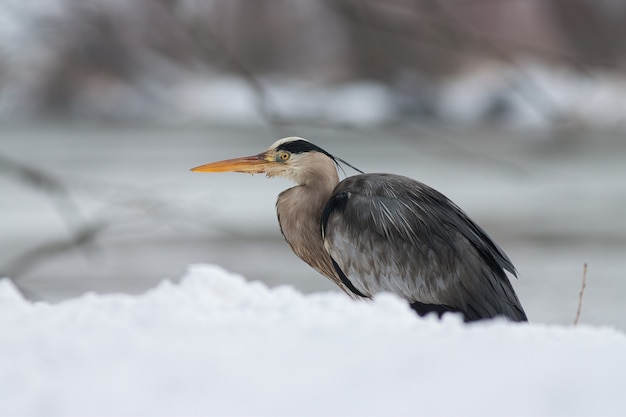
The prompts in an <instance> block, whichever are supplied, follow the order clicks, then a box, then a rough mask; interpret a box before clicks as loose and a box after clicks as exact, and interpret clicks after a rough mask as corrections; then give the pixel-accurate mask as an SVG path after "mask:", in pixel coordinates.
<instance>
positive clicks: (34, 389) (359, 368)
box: [0, 265, 626, 416]
mask: <svg viewBox="0 0 626 417" xmlns="http://www.w3.org/2000/svg"><path fill="white" fill-rule="evenodd" d="M278 266H279V265H277V267H278ZM0 328H1V329H2V331H1V332H0V357H1V358H2V360H1V361H0V378H1V379H0V387H2V388H1V390H0V414H1V415H37V416H48V415H191V414H193V415H360V416H361V415H481V416H484V415H593V416H598V415H623V414H624V413H626V396H624V393H623V381H624V378H625V377H626V361H625V360H624V359H625V355H626V336H625V335H624V334H623V333H621V332H618V331H616V330H613V329H610V328H591V327H578V328H573V327H562V326H540V325H524V324H512V323H507V322H504V321H493V322H488V323H480V324H474V325H464V324H463V323H462V322H461V321H460V320H459V319H458V317H454V316H448V317H446V318H445V319H444V320H443V321H438V320H435V319H434V318H426V319H420V318H418V317H416V316H415V315H414V314H412V312H411V311H410V310H409V309H408V308H407V306H406V305H405V303H403V302H402V301H401V300H399V299H396V298H394V297H392V296H381V297H379V298H378V299H377V300H376V301H374V302H353V301H351V300H349V299H347V297H345V296H343V295H341V294H335V293H328V294H315V295H309V296H305V295H302V294H300V293H298V292H296V291H295V290H293V289H290V288H286V287H283V288H277V289H268V288H267V287H266V286H264V285H262V284H259V283H249V282H247V281H245V280H244V279H243V278H241V277H239V276H236V275H232V274H229V273H227V272H225V271H223V270H222V269H220V268H218V267H215V266H210V265H198V266H194V267H192V268H191V269H190V270H189V272H188V273H187V275H186V276H185V277H184V278H183V280H182V282H181V283H180V284H179V285H175V284H172V283H169V282H164V283H162V284H161V285H160V286H159V287H157V288H155V289H154V290H152V291H150V292H148V293H146V294H144V295H141V296H129V295H105V296H102V295H93V294H90V295H85V296H83V297H80V298H77V299H73V300H68V301H65V302H63V303H60V304H56V305H50V304H46V303H34V304H33V303H30V302H28V301H25V300H24V299H22V298H21V296H20V295H19V294H18V293H17V291H16V290H15V288H14V287H13V286H12V285H11V284H10V282H9V281H8V280H2V281H0Z"/></svg>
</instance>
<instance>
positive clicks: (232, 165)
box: [192, 137, 338, 184]
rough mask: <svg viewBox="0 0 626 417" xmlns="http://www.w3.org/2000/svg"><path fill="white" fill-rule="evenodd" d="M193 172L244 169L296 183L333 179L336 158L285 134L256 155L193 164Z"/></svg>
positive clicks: (237, 170) (239, 170) (334, 176)
mask: <svg viewBox="0 0 626 417" xmlns="http://www.w3.org/2000/svg"><path fill="white" fill-rule="evenodd" d="M192 171H194V172H245V173H248V174H265V175H267V176H268V177H278V176H280V177H285V178H288V179H290V180H292V181H294V182H296V183H298V184H305V183H307V182H309V181H310V180H311V179H313V178H319V177H325V176H330V179H336V181H338V177H337V166H336V159H335V158H334V157H333V156H332V155H331V154H329V153H328V152H326V151H325V150H323V149H322V148H320V147H318V146H316V145H314V144H312V143H311V142H309V141H308V140H306V139H302V138H298V137H288V138H283V139H280V140H277V141H276V142H274V143H273V144H272V146H270V147H269V149H268V150H266V151H265V152H262V153H260V154H258V155H253V156H245V157H241V158H234V159H227V160H224V161H218V162H212V163H210V164H206V165H201V166H199V167H196V168H192Z"/></svg>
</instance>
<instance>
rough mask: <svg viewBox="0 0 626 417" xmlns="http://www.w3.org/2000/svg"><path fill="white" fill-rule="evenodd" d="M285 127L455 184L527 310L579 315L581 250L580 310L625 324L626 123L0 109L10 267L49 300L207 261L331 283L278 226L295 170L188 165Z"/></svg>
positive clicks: (338, 149) (125, 288)
mask: <svg viewBox="0 0 626 417" xmlns="http://www.w3.org/2000/svg"><path fill="white" fill-rule="evenodd" d="M289 135H298V136H304V137H307V138H308V139H310V140H311V141H313V142H314V143H316V144H317V145H319V146H321V147H323V148H325V149H326V150H328V151H329V152H331V153H333V154H336V155H338V156H340V157H342V158H343V159H346V160H348V161H349V162H350V163H352V164H353V165H355V166H357V167H359V168H360V169H362V170H363V171H366V172H394V173H398V174H403V175H407V176H410V177H413V178H416V179H419V180H420V181H422V182H425V183H427V184H429V185H431V186H433V187H435V188H437V189H438V190H439V191H441V192H443V193H444V194H446V195H447V196H448V197H450V198H451V199H452V200H453V201H455V202H456V203H457V204H458V205H459V206H461V207H462V208H463V209H464V210H465V211H466V212H467V213H468V214H469V215H470V216H471V217H472V218H473V219H474V220H476V221H477V222H478V223H479V224H481V225H482V226H483V227H484V228H485V229H486V230H487V232H488V233H489V234H490V235H491V236H492V237H493V238H494V239H495V240H496V241H497V242H498V243H499V244H500V245H501V246H502V247H503V248H504V249H505V251H506V252H507V253H508V254H509V256H510V257H511V259H512V260H513V262H514V264H515V265H516V267H517V269H518V270H519V272H520V279H519V280H515V282H514V285H515V287H516V289H517V291H518V293H519V296H520V299H521V300H522V303H523V304H524V306H525V308H526V311H527V313H528V316H529V318H530V319H531V320H532V321H535V322H545V323H571V322H573V320H574V317H575V315H576V308H577V303H578V294H579V291H580V287H581V279H582V274H583V264H584V263H585V262H586V263H588V274H587V288H586V290H585V294H584V303H583V310H582V315H581V322H583V323H590V324H597V325H600V324H606V325H613V326H617V327H620V328H622V329H626V307H624V300H625V299H626V221H625V220H624V216H623V215H624V207H626V185H625V180H626V140H625V139H624V133H621V132H600V133H599V132H590V133H586V132H584V131H571V132H569V133H567V134H563V135H560V136H559V137H555V136H554V135H552V136H550V137H548V135H547V134H539V133H536V132H535V133H532V132H525V133H520V132H515V133H512V132H503V131H496V130H486V129H483V130H476V129H474V130H469V129H465V130H462V129H457V130H450V129H447V130H442V129H424V128H422V129H408V128H407V129H389V130H369V131H365V132H357V131H345V130H341V131H330V130H322V129H316V130H314V129H310V128H309V129H295V128H293V129H286V128H285V129H280V130H278V131H277V130H271V129H262V128H216V127H206V126H205V127H198V126H195V127H161V126H143V127H138V126H106V125H80V126H77V125H62V124H45V125H5V126H3V129H2V130H1V131H0V144H1V145H0V155H1V156H3V157H5V159H3V160H0V164H2V166H1V168H2V169H1V170H0V172H1V173H2V176H0V190H1V195H2V197H1V198H2V205H1V207H2V208H1V209H0V210H1V211H0V268H1V269H0V274H1V275H10V276H11V277H12V278H14V279H15V280H16V282H17V283H18V284H19V285H20V287H21V288H22V289H23V290H24V291H25V292H27V293H28V294H29V295H30V296H31V297H33V298H42V299H46V300H52V301H56V300H60V299H64V298H67V297H73V296H76V295H79V294H81V293H83V292H86V291H98V292H112V291H115V292H129V293H138V292H141V291H144V290H146V289H148V288H151V287H153V286H154V285H156V284H157V283H158V282H159V281H160V280H162V279H165V278H169V279H172V280H176V279H178V277H180V276H182V275H183V273H184V271H185V269H186V267H187V265H188V264H192V263H201V262H206V263H216V264H219V265H222V266H224V267H225V268H227V269H229V270H232V271H235V272H238V273H241V274H243V275H245V276H246V277H247V278H248V279H253V280H262V281H264V282H266V283H268V284H270V285H272V286H274V285H282V284H288V285H293V286H294V287H296V288H298V289H299V290H301V291H303V292H315V291H327V290H332V291H334V290H336V289H335V288H334V286H333V285H332V284H330V283H329V282H327V280H326V279H325V278H324V277H322V276H320V275H318V274H317V273H316V272H315V271H313V270H312V269H310V268H309V267H308V266H307V265H306V264H304V263H303V262H301V261H300V260H299V259H298V258H296V257H295V255H293V254H292V253H291V251H290V249H289V248H288V246H287V244H286V243H285V242H284V241H283V240H282V236H281V235H280V232H279V229H278V225H277V221H276V215H275V212H274V204H275V200H276V195H277V194H278V193H279V192H280V191H282V190H283V189H284V188H286V187H288V186H290V184H289V183H288V182H286V181H284V180H281V179H272V180H267V179H265V178H264V177H262V176H254V177H251V176H248V175H242V174H234V173H232V174H197V173H191V172H189V168H191V167H194V166H197V165H200V164H203V163H207V162H211V161H214V160H218V159H223V158H230V157H235V156H242V155H250V154H256V153H258V152H260V151H262V150H264V149H265V148H267V146H269V145H270V144H271V143H272V142H273V141H274V140H276V139H277V138H279V137H282V136H289ZM6 158H10V160H7V159H6ZM14 163H19V164H21V165H18V166H16V165H15V164H14ZM24 167H29V168H36V169H38V170H40V171H41V172H43V173H47V174H49V175H50V176H51V178H53V179H56V180H58V181H59V183H49V181H48V182H47V180H46V179H45V177H44V179H43V180H42V179H41V178H39V177H38V176H37V175H34V174H33V172H32V171H28V170H27V171H24V170H23V168H24ZM347 173H348V174H349V175H351V174H352V173H351V172H350V171H349V170H347ZM24 178H26V181H25V180H24ZM59 190H61V191H59ZM73 240H74V241H76V240H78V241H79V242H78V243H81V244H80V245H78V248H74V249H71V248H72V241H73Z"/></svg>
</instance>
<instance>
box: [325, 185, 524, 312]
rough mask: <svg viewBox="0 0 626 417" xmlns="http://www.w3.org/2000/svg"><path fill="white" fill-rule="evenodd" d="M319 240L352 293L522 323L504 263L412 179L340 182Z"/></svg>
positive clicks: (456, 212)
mask: <svg viewBox="0 0 626 417" xmlns="http://www.w3.org/2000/svg"><path fill="white" fill-rule="evenodd" d="M322 235H323V238H324V247H325V249H326V250H327V252H328V253H329V255H330V256H331V258H332V261H333V264H334V265H335V269H336V270H337V273H338V275H339V276H340V277H341V279H342V281H344V284H347V285H346V286H347V287H348V288H350V289H351V290H352V291H353V292H355V294H357V295H360V296H366V297H370V296H373V295H374V294H376V293H378V292H383V291H386V292H392V293H394V294H396V295H398V296H400V297H402V298H405V299H407V300H408V301H409V302H410V303H411V304H412V307H413V308H414V309H415V310H416V311H417V312H418V313H421V314H423V313H427V312H429V311H435V312H438V313H442V312H443V311H459V312H461V313H462V314H463V315H464V316H465V319H466V320H468V321H471V320H479V319H483V318H490V317H495V316H499V315H503V316H507V317H509V318H510V319H512V320H516V321H525V320H526V315H525V313H524V311H523V309H522V306H521V304H520V302H519V300H518V299H517V296H516V294H515V292H514V290H513V287H512V286H511V283H510V281H509V279H508V277H507V275H506V272H505V270H508V271H509V272H511V273H513V274H515V268H514V267H513V264H512V263H511V261H510V260H509V258H508V257H507V256H506V255H505V254H504V252H503V251H502V250H501V249H500V248H499V247H498V246H497V245H496V244H495V243H494V242H493V241H492V240H491V239H490V238H489V236H488V235H487V234H486V233H485V232H484V231H483V230H482V229H481V228H480V227H479V226H478V225H476V224H475V223H474V222H473V221H472V220H470V219H469V218H468V217H467V215H465V214H464V213H463V212H462V211H461V209H459V208H458V207H457V206H456V205H455V204H454V203H452V202H451V201H450V200H448V199H447V198H446V197H445V196H444V195H443V194H441V193H439V192H437V191H436V190H434V189H432V188H430V187H428V186H426V185H424V184H421V183H419V182H417V181H414V180H412V179H410V178H406V177H402V176H398V175H390V174H364V175H357V176H354V177H350V178H347V179H346V180H344V181H342V182H341V183H340V184H339V185H338V186H337V188H336V189H335V191H334V193H333V196H332V198H331V199H330V200H329V202H328V204H327V205H326V208H325V210H324V213H323V216H322ZM346 281H348V282H347V283H346Z"/></svg>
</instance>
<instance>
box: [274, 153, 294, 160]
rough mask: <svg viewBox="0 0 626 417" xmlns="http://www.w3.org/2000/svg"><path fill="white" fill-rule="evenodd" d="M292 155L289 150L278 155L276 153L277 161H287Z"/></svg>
mask: <svg viewBox="0 0 626 417" xmlns="http://www.w3.org/2000/svg"><path fill="white" fill-rule="evenodd" d="M290 157H291V154H290V153H289V152H281V153H279V154H278V155H276V161H278V162H285V161H287V160H288V159H289V158H290Z"/></svg>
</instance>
